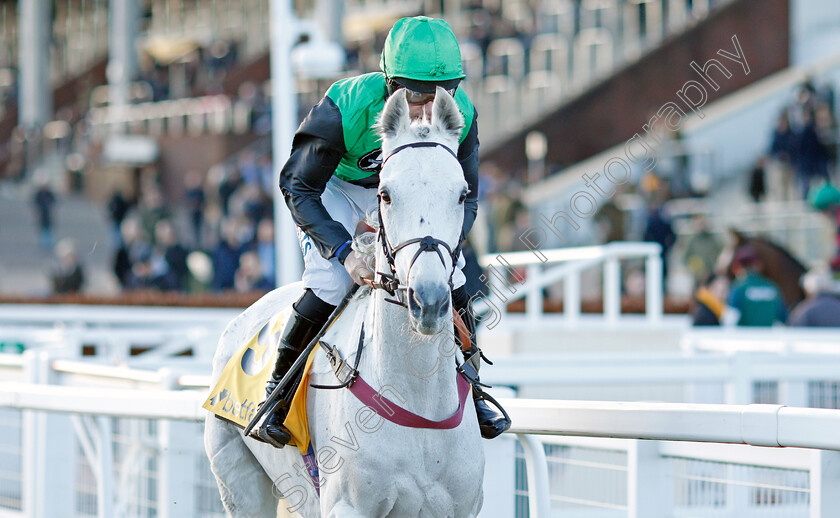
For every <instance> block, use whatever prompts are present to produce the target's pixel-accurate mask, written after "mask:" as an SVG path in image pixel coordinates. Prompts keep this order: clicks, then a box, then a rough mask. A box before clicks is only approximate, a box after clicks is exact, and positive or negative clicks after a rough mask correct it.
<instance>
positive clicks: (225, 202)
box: [219, 170, 242, 216]
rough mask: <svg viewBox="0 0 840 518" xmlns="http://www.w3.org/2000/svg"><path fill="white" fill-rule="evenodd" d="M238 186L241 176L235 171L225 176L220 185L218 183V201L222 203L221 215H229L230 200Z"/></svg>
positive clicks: (240, 183) (240, 182)
mask: <svg viewBox="0 0 840 518" xmlns="http://www.w3.org/2000/svg"><path fill="white" fill-rule="evenodd" d="M240 185H242V176H241V175H240V174H239V171H236V170H233V171H230V172H229V173H228V174H226V175H225V177H224V179H223V180H222V181H221V183H219V200H221V203H222V214H224V215H225V216H227V215H228V214H230V206H229V202H230V198H231V196H233V193H235V192H236V190H237V189H238V188H239V186H240Z"/></svg>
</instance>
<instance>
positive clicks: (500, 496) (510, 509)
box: [478, 386, 516, 518]
mask: <svg viewBox="0 0 840 518" xmlns="http://www.w3.org/2000/svg"><path fill="white" fill-rule="evenodd" d="M488 390H489V392H490V393H491V395H492V396H493V397H495V398H515V397H516V391H514V390H513V389H511V388H508V387H501V386H496V387H493V388H492V389H488ZM482 442H483V445H484V487H485V488H512V487H516V438H515V437H514V436H513V435H511V434H508V433H506V434H502V435H501V436H500V437H499V438H497V439H496V440H493V441H482ZM515 515H516V495H515V494H514V492H513V491H485V492H484V505H483V506H482V512H480V513H479V515H478V517H479V518H496V517H498V516H515Z"/></svg>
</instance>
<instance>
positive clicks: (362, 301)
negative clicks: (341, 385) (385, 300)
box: [311, 290, 373, 375]
mask: <svg viewBox="0 0 840 518" xmlns="http://www.w3.org/2000/svg"><path fill="white" fill-rule="evenodd" d="M360 292H361V293H360V294H359V295H356V297H354V298H353V300H351V301H350V302H349V303H348V304H347V307H346V308H345V309H344V311H343V312H342V313H341V316H340V317H339V318H338V319H336V321H335V322H334V323H333V325H332V326H330V328H329V329H328V330H327V332H326V333H324V336H323V338H322V341H323V342H326V343H327V344H329V345H330V346H333V347H336V348H337V349H338V351H339V352H340V353H341V357H342V358H344V359H345V360H347V361H348V362H350V363H351V364H352V363H353V362H352V359H354V358H355V355H356V351H357V349H358V345H359V334H360V331H361V327H362V322H364V320H365V318H366V316H367V309H368V304H369V303H370V301H372V300H373V298H372V297H370V296H369V295H367V294H366V293H364V291H362V290H360ZM311 372H312V373H313V374H324V373H329V374H330V375H332V367H331V366H330V363H329V361H328V360H327V356H326V354H321V353H319V354H317V355H316V356H315V359H314V360H313V363H312V371H311Z"/></svg>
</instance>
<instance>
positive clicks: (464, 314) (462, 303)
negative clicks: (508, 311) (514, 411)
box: [452, 287, 510, 439]
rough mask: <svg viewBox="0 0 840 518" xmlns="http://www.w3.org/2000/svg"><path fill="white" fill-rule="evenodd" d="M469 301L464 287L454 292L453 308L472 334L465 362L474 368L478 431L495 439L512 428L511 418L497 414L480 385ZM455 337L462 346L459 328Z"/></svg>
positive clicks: (476, 343) (476, 347)
mask: <svg viewBox="0 0 840 518" xmlns="http://www.w3.org/2000/svg"><path fill="white" fill-rule="evenodd" d="M469 301H470V299H469V296H468V295H467V293H466V290H465V289H464V288H463V287H461V288H458V289H456V290H453V291H452V306H453V307H454V308H455V311H457V312H458V314H460V315H461V319H462V320H463V321H464V324H465V325H466V326H467V330H468V331H469V333H470V341H471V342H472V346H471V347H470V350H469V352H466V353H464V362H465V363H469V364H470V365H472V367H473V368H474V374H472V373H471V374H470V377H471V378H472V381H471V384H472V395H473V402H474V403H475V413H476V414H477V416H478V429H479V430H481V436H482V437H484V438H485V439H494V438H496V437H498V436H499V435H501V434H502V433H504V432H505V431H507V430H508V429H509V428H510V418H508V417H507V415H505V414H503V413H502V412H497V411H496V410H494V409H493V408H491V407H490V405H488V404H487V398H488V397H489V396H488V395H487V394H485V392H484V390H482V388H481V386H480V385H479V382H480V380H479V378H478V368H479V367H480V366H481V350H480V349H479V348H478V342H477V341H476V332H475V316H473V314H472V311H470V308H469ZM455 337H456V339H457V342H458V344H459V346H460V344H461V340H460V335H459V334H458V329H457V327H456V328H455Z"/></svg>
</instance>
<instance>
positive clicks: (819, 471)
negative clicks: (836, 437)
mask: <svg viewBox="0 0 840 518" xmlns="http://www.w3.org/2000/svg"><path fill="white" fill-rule="evenodd" d="M810 477H811V514H810V518H827V517H829V516H835V515H836V513H837V510H838V509H840V491H838V490H837V488H838V487H840V452H837V451H827V450H813V451H812V452H811V472H810Z"/></svg>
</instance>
